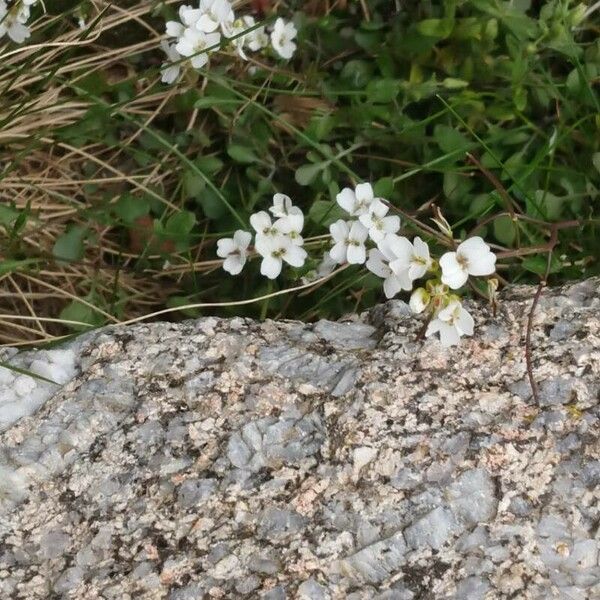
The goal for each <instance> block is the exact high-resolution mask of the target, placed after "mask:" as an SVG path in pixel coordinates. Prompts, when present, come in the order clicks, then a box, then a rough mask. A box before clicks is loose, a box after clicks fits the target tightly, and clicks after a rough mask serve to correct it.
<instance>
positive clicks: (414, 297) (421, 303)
mask: <svg viewBox="0 0 600 600" xmlns="http://www.w3.org/2000/svg"><path fill="white" fill-rule="evenodd" d="M430 301H431V296H430V295H429V293H428V292H427V290H425V288H417V289H416V290H415V291H414V292H413V293H412V294H411V296H410V302H409V305H410V309H411V310H412V311H413V312H414V313H416V314H419V313H422V312H423V311H424V310H425V309H426V308H427V307H428V306H429V302H430Z"/></svg>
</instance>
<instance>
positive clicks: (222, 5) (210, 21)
mask: <svg viewBox="0 0 600 600" xmlns="http://www.w3.org/2000/svg"><path fill="white" fill-rule="evenodd" d="M234 19H235V17H234V14H233V10H232V8H231V3H230V2H229V0H200V17H199V18H198V20H197V21H196V29H198V31H203V32H204V33H212V32H213V31H216V30H217V29H218V28H219V27H221V28H222V29H225V28H228V27H231V24H232V23H233V21H234Z"/></svg>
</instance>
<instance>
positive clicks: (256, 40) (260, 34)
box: [226, 15, 269, 60]
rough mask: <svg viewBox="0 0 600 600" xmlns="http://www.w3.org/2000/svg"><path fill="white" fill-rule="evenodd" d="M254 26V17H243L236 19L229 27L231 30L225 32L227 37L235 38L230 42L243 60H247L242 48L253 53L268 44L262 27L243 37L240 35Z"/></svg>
mask: <svg viewBox="0 0 600 600" xmlns="http://www.w3.org/2000/svg"><path fill="white" fill-rule="evenodd" d="M255 25H256V21H255V20H254V17H252V16H250V15H245V16H243V17H242V18H241V19H236V20H235V21H234V22H233V25H232V26H231V29H228V30H227V31H226V34H227V37H235V36H238V37H235V39H233V40H231V43H232V45H233V47H234V48H235V49H236V51H237V53H238V54H239V55H240V56H241V57H242V58H243V59H244V60H248V57H247V56H246V54H245V52H244V47H245V46H246V47H248V48H250V50H252V51H253V52H256V51H257V50H260V49H261V48H264V47H265V46H266V45H267V44H268V43H269V38H268V37H267V35H266V33H265V28H264V27H257V28H256V29H254V30H252V31H250V32H249V33H247V34H245V35H241V34H243V33H244V31H247V30H248V29H251V28H252V27H254V26H255Z"/></svg>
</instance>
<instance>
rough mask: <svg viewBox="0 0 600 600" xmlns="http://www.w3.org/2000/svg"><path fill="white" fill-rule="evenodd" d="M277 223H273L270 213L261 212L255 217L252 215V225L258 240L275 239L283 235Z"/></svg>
mask: <svg viewBox="0 0 600 600" xmlns="http://www.w3.org/2000/svg"><path fill="white" fill-rule="evenodd" d="M277 223H278V222H277V221H275V223H273V222H272V221H271V217H270V215H269V213H268V212H266V211H264V210H261V211H259V212H257V213H254V214H253V215H250V225H252V228H253V229H254V231H256V240H257V241H258V240H259V239H260V238H263V237H275V236H278V235H281V233H282V232H281V231H280V230H279V229H278V228H277Z"/></svg>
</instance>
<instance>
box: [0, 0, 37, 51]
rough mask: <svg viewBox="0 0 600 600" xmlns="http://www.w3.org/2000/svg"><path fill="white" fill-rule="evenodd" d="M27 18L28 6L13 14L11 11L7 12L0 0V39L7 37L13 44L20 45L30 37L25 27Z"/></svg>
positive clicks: (2, 0)
mask: <svg viewBox="0 0 600 600" xmlns="http://www.w3.org/2000/svg"><path fill="white" fill-rule="evenodd" d="M11 8H12V7H11ZM28 18H29V6H21V7H20V8H19V10H18V12H17V13H16V14H15V13H14V12H13V11H12V10H11V11H10V12H9V10H8V8H7V6H6V2H5V1H4V0H0V38H1V37H3V36H4V35H8V37H9V38H10V39H11V40H12V41H13V42H16V43H17V44H22V43H23V42H24V41H25V40H26V39H27V38H28V37H29V36H30V35H31V31H29V28H28V27H27V26H26V25H25V23H26V22H27V19H28Z"/></svg>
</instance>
